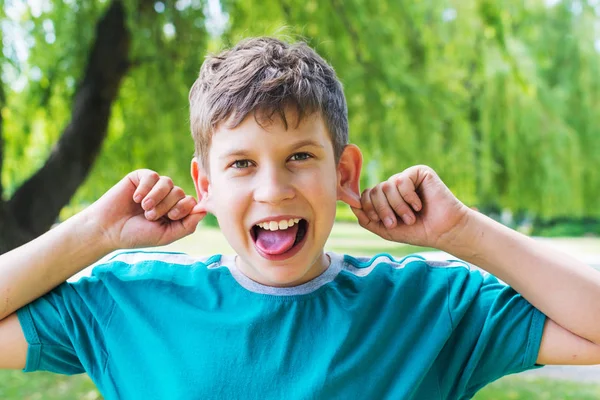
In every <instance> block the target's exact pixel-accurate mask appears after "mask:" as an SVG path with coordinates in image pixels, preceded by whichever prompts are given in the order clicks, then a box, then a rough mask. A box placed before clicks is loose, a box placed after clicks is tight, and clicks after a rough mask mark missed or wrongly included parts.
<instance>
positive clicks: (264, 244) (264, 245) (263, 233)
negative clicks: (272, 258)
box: [256, 224, 298, 255]
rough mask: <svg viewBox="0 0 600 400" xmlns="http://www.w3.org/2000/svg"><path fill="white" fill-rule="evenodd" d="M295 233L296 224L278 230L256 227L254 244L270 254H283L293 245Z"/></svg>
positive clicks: (296, 229) (296, 231)
mask: <svg viewBox="0 0 600 400" xmlns="http://www.w3.org/2000/svg"><path fill="white" fill-rule="evenodd" d="M297 233H298V224H294V226H292V227H290V228H287V229H284V230H278V231H267V230H265V229H262V228H258V229H257V232H256V246H257V247H258V248H259V249H260V250H261V251H263V252H265V253H267V254H270V255H276V254H283V253H285V252H286V251H288V250H289V249H291V248H292V247H294V242H295V241H296V234H297Z"/></svg>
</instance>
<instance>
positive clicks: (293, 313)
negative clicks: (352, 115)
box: [0, 38, 600, 400]
mask: <svg viewBox="0 0 600 400" xmlns="http://www.w3.org/2000/svg"><path fill="white" fill-rule="evenodd" d="M190 108H191V127H192V134H193V137H194V141H195V146H196V154H195V157H194V159H193V161H192V167H191V173H192V177H193V180H194V184H195V187H196V194H197V197H198V202H197V203H196V200H195V199H193V198H192V197H190V196H186V195H185V194H184V193H183V192H182V190H181V189H180V188H178V187H175V186H173V184H172V182H171V181H170V180H169V179H168V178H165V177H159V176H158V174H156V173H154V172H152V171H147V170H140V171H135V172H133V173H131V174H129V175H128V176H127V177H125V178H124V179H123V180H122V181H121V182H119V183H118V184H117V185H116V186H114V187H113V188H112V189H111V190H109V191H108V192H107V193H106V194H105V195H104V196H103V197H102V198H100V199H99V200H98V201H97V202H96V203H94V204H93V205H92V206H90V207H89V208H88V209H86V210H85V211H83V212H82V213H80V214H78V215H76V216H74V217H73V218H71V219H70V220H68V221H66V222H65V223H63V224H61V225H60V226H59V227H57V228H56V229H54V230H52V231H50V232H48V233H47V234H45V235H43V236H42V237H40V238H38V239H36V240H34V241H33V242H31V243H28V244H26V245H24V246H22V247H21V248H18V249H16V250H14V251H12V252H10V253H7V254H5V255H3V256H2V257H0V278H1V279H0V293H1V294H2V297H1V298H0V299H1V302H0V367H3V368H25V370H26V371H33V370H50V371H54V372H57V373H65V374H71V373H81V372H87V373H88V374H89V375H90V377H91V378H92V379H93V380H94V382H95V383H96V384H97V386H98V387H99V389H100V391H101V392H102V393H103V395H104V396H105V397H106V398H108V399H138V398H139V399H199V398H202V399H204V398H216V399H226V398H268V399H281V398H290V399H308V398H323V399H325V398H327V399H329V398H340V399H348V398H365V399H378V398H401V399H425V400H427V399H466V398H470V397H472V396H473V394H474V393H475V392H476V391H477V390H478V389H479V388H481V387H482V386H484V385H485V384H486V383H488V382H490V381H493V380H495V379H497V378H499V377H500V376H503V375H506V374H509V373H514V372H518V371H522V370H526V369H529V368H534V367H536V366H538V365H542V364H594V363H600V346H599V344H600V323H599V322H598V321H600V301H599V300H600V274H598V273H597V272H596V271H594V270H593V269H591V268H589V267H587V266H585V265H582V264H581V263H579V262H577V261H576V260H574V259H572V258H570V257H568V256H566V255H563V254H559V253H557V252H555V251H554V250H552V249H549V248H545V247H543V246H542V245H541V244H539V243H537V242H535V241H533V240H531V239H529V238H527V237H524V236H522V235H520V234H518V233H516V232H514V231H511V230H510V229H507V228H505V227H503V226H501V225H499V224H497V223H495V222H493V221H492V220H490V219H488V218H486V217H485V216H483V215H481V214H479V213H477V212H475V211H472V210H470V209H469V208H467V207H466V206H464V205H463V204H462V203H461V202H460V201H458V200H457V199H456V198H455V197H454V196H453V195H452V193H451V192H450V191H449V190H448V189H447V187H446V186H445V185H444V184H443V183H442V181H441V180H440V179H439V178H438V176H437V175H436V174H435V172H434V171H432V170H431V169H430V168H428V167H424V166H415V167H411V168H409V169H407V170H406V171H404V172H402V173H400V174H397V175H394V176H392V177H391V178H390V179H389V180H387V181H385V182H382V183H381V184H379V185H377V186H376V187H374V188H372V189H367V190H365V191H364V192H363V193H362V195H361V194H360V192H359V187H358V183H359V176H360V169H361V163H362V158H361V154H360V151H359V149H358V148H357V147H356V146H354V145H352V144H348V125H347V112H346V103H345V100H344V96H343V92H342V88H341V84H340V83H339V81H338V80H337V78H336V76H335V73H334V71H333V69H332V68H331V67H330V66H329V65H328V64H327V63H326V62H325V61H324V60H323V59H321V58H320V57H319V56H318V55H317V54H316V53H315V52H314V51H312V50H311V49H310V48H308V47H307V46H306V45H304V44H294V45H289V44H286V43H283V42H280V41H278V40H276V39H270V38H259V39H251V40H246V41H244V42H242V43H240V44H238V45H237V46H236V47H234V48H233V49H231V50H229V51H225V52H223V53H221V54H220V55H218V56H215V57H210V58H208V59H207V61H206V62H205V63H204V65H203V66H202V69H201V72H200V76H199V78H198V80H197V81H196V83H195V84H194V86H193V88H192V90H191V92H190ZM337 200H341V201H344V202H346V203H348V204H349V205H350V206H351V207H352V209H353V211H354V213H355V214H356V216H357V217H358V221H359V223H360V225H361V226H362V227H364V228H366V229H368V230H370V231H371V232H374V233H376V234H378V235H379V236H381V237H383V238H385V239H388V240H394V241H398V242H406V243H412V244H417V245H423V246H432V247H436V248H439V249H441V250H444V251H447V252H449V253H452V254H454V255H455V256H457V257H459V258H462V259H464V260H466V261H468V262H470V263H473V264H476V265H478V266H480V267H482V268H483V269H485V270H487V271H489V272H490V273H491V274H493V275H495V276H497V277H499V278H500V279H502V280H503V281H505V282H507V283H508V284H509V285H510V286H512V287H514V289H515V290H516V291H518V293H520V294H518V293H517V292H515V291H514V290H513V289H512V288H511V287H508V286H505V285H503V284H500V283H498V281H497V280H496V279H495V278H494V277H493V276H492V275H489V274H482V273H480V272H479V271H477V270H471V269H469V268H468V266H466V265H465V264H463V263H460V262H454V261H452V262H449V263H434V262H427V261H425V260H422V259H421V258H418V257H407V258H405V259H404V260H401V261H396V260H393V259H392V258H391V257H389V256H385V255H383V256H376V257H374V258H372V259H369V258H354V257H351V256H341V255H337V254H333V253H324V251H323V246H324V244H325V241H326V240H327V237H328V235H329V233H330V230H331V228H332V225H333V222H334V217H335V208H336V201H337ZM206 212H211V213H213V214H214V215H216V217H217V219H218V221H219V225H220V227H221V229H222V231H223V233H224V235H225V237H226V238H227V240H228V242H229V243H230V244H231V246H232V247H233V249H234V250H235V253H236V255H235V256H220V255H216V256H212V257H210V258H208V259H203V260H194V259H191V258H190V257H188V256H186V255H183V254H166V253H160V252H150V253H144V252H126V253H122V254H119V255H116V256H114V257H113V258H112V259H110V260H108V261H106V262H105V263H104V264H102V265H100V266H98V267H96V268H95V269H94V272H93V274H92V276H91V277H89V278H83V279H81V280H80V281H79V282H77V283H62V282H64V280H65V279H67V278H68V277H70V276H72V275H73V274H75V273H76V272H78V271H79V270H81V269H82V268H84V267H85V266H87V265H89V264H91V263H92V262H94V261H96V260H97V259H99V258H100V257H102V256H104V255H106V254H108V253H109V252H111V251H113V250H115V249H119V248H133V247H145V246H157V245H163V244H167V243H170V242H172V241H173V240H176V239H178V238H180V237H182V236H184V235H187V234H189V233H191V232H193V231H194V229H195V227H196V225H197V224H198V222H199V221H200V220H201V218H202V217H203V216H204V215H205V213H206ZM48 291H50V292H49V293H48V294H45V295H44V293H46V292H48ZM36 299H37V300H36Z"/></svg>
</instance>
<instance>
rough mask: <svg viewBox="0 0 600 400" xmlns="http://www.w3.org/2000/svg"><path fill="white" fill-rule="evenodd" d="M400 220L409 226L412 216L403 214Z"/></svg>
mask: <svg viewBox="0 0 600 400" xmlns="http://www.w3.org/2000/svg"><path fill="white" fill-rule="evenodd" d="M402 220H403V221H404V223H405V224H406V225H410V224H411V223H412V220H413V219H412V216H411V215H410V214H404V215H403V216H402Z"/></svg>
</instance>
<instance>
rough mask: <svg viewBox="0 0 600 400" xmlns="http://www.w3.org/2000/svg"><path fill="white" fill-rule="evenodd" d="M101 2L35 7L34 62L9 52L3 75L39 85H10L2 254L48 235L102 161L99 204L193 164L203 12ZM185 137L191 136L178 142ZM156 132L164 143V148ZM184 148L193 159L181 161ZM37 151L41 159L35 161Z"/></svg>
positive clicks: (30, 31) (28, 32)
mask: <svg viewBox="0 0 600 400" xmlns="http://www.w3.org/2000/svg"><path fill="white" fill-rule="evenodd" d="M102 3H103V2H101V1H97V2H96V1H91V2H84V3H81V4H77V2H71V1H56V2H54V3H51V6H50V7H48V8H47V9H43V10H36V9H34V8H33V6H30V7H29V8H28V9H27V10H26V14H28V15H26V16H28V17H29V19H27V18H26V19H25V23H23V24H22V26H23V28H24V30H25V37H26V39H27V40H30V41H31V42H32V45H31V47H30V52H29V55H28V58H27V60H19V58H18V57H16V56H15V55H14V53H13V54H12V57H11V53H10V51H8V52H6V51H5V53H9V56H8V57H7V58H6V59H5V63H4V66H5V67H9V68H12V69H13V70H16V73H19V74H22V75H29V77H30V78H31V77H33V79H30V80H29V81H28V82H27V85H26V86H25V87H24V88H23V89H21V90H17V89H14V88H13V87H12V86H10V85H8V86H7V85H6V80H5V86H4V87H5V88H8V90H9V92H10V94H9V95H8V96H3V97H2V100H3V101H4V107H3V116H6V117H5V118H3V120H2V122H3V124H2V127H3V128H4V129H3V134H4V135H3V137H4V138H6V139H7V140H6V141H5V143H2V144H4V146H2V150H4V151H3V152H2V153H0V154H2V156H3V157H2V159H0V163H1V164H2V165H3V166H4V167H5V170H4V171H2V177H3V182H9V185H8V187H6V186H5V187H4V188H3V189H4V190H3V197H4V199H3V201H2V203H1V204H0V252H4V251H7V250H10V249H11V248H14V247H15V246H18V245H20V244H22V243H24V242H26V241H28V240H31V239H33V238H35V237H36V236H38V235H40V234H42V233H43V232H45V231H46V230H48V229H49V228H50V227H51V225H52V224H53V223H54V222H55V221H56V220H57V218H58V216H59V213H60V211H61V209H63V207H64V206H65V205H67V204H68V203H69V201H71V200H72V199H73V198H74V195H75V194H76V191H77V190H78V189H80V187H81V185H82V183H83V182H84V181H85V180H86V178H87V177H88V175H89V174H90V173H92V175H93V174H94V169H93V167H94V165H95V162H96V161H97V160H98V158H100V159H101V168H98V169H96V170H95V171H96V176H95V177H94V179H93V181H94V182H93V183H94V185H93V186H92V188H93V189H92V190H88V191H87V192H86V191H84V192H83V193H81V191H80V193H79V195H80V196H82V197H83V198H84V199H86V200H88V201H89V200H90V199H92V200H93V199H94V198H97V197H99V195H100V194H101V193H103V192H104V191H105V190H106V189H108V187H109V186H111V185H112V184H114V183H115V182H116V181H117V180H118V179H119V178H120V177H122V176H123V175H124V174H125V173H126V172H128V171H129V170H130V169H133V168H134V167H141V166H150V167H153V165H152V164H155V166H154V167H155V168H156V169H158V170H162V171H164V172H165V173H169V171H168V169H169V168H164V167H165V164H171V168H170V169H171V170H172V169H174V168H175V167H178V168H180V165H179V163H177V160H178V158H179V159H182V158H185V165H186V167H187V165H189V164H188V163H189V160H190V158H191V154H192V149H193V147H192V145H191V139H190V137H189V134H188V133H187V118H186V117H187V112H186V103H187V88H188V87H189V85H191V83H192V82H193V80H194V79H195V77H196V75H197V71H198V68H199V65H200V60H201V57H202V56H203V55H204V52H205V46H206V33H205V32H206V31H205V29H204V18H203V13H202V11H201V9H200V8H201V7H202V4H200V3H199V2H190V4H187V5H185V4H184V5H183V6H182V5H181V4H179V3H176V4H169V5H165V4H163V3H160V4H158V3H157V2H154V1H148V0H140V1H135V0H131V1H125V2H124V1H122V0H113V1H112V2H110V3H108V4H102ZM5 18H6V17H5ZM95 21H97V22H95ZM90 22H95V23H92V24H91V23H90ZM94 25H95V26H96V28H95V29H93V28H91V27H93V26H94ZM5 31H6V30H5ZM175 34H177V38H178V39H181V40H183V41H184V43H177V42H176V41H175ZM192 51H194V55H193V56H190V53H191V52H192ZM32 71H33V73H32ZM35 71H37V73H35ZM16 73H15V72H14V71H13V75H16ZM5 76H6V75H5ZM74 82H79V83H78V84H75V83H74ZM71 98H72V100H71ZM69 103H72V106H71V107H70V110H69ZM175 110H178V111H179V112H178V114H177V115H175ZM149 115H151V116H152V118H149ZM63 124H64V125H66V127H65V128H64V130H62V134H61V135H60V137H59V136H58V132H60V131H61V128H60V126H61V125H63ZM64 125H63V126H64ZM184 126H185V128H183V127H184ZM160 129H164V131H163V132H160V131H159V130H160ZM174 130H178V131H179V132H181V133H182V134H180V135H177V140H170V139H171V138H173V137H175V135H171V132H172V131H174ZM153 132H155V133H158V134H160V135H161V137H159V138H156V139H153V138H152V137H151V136H152V133H153ZM165 134H166V135H165ZM183 138H185V143H186V144H185V151H181V155H180V156H179V157H178V156H174V155H173V153H175V152H176V151H178V150H181V148H183V147H184V146H183V145H182V142H183V141H184V140H183ZM40 144H41V145H40ZM103 146H104V148H103ZM32 149H33V152H34V153H37V154H34V155H33V156H30V155H28V154H27V153H28V151H32ZM101 150H103V151H102V154H101ZM165 150H166V151H167V154H169V155H170V158H168V160H166V161H167V162H162V161H163V160H165V159H164V157H160V156H157V155H159V154H161V152H163V153H162V154H165V153H164V151H165ZM44 158H45V159H44ZM42 160H43V161H42ZM157 160H158V161H159V162H158V163H157V162H156V161H157ZM36 164H37V165H36ZM156 164H158V165H156ZM161 164H162V165H161ZM23 165H25V168H23ZM110 167H113V168H110ZM161 167H162V168H161ZM186 169H187V168H186ZM165 170H166V171H165ZM98 175H100V176H102V175H104V176H105V177H104V179H98ZM75 201H77V202H81V201H82V200H79V199H77V198H75Z"/></svg>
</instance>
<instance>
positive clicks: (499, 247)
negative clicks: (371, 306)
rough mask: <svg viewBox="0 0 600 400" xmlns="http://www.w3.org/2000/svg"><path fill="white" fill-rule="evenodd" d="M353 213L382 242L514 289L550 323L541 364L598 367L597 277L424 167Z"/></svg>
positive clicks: (373, 194) (368, 195)
mask: <svg viewBox="0 0 600 400" xmlns="http://www.w3.org/2000/svg"><path fill="white" fill-rule="evenodd" d="M352 210H353V211H354V213H355V215H356V216H357V218H358V221H359V223H360V225H361V226H363V227H364V228H366V229H368V230H370V231H371V232H373V233H375V234H377V235H379V236H381V237H383V238H384V239H388V240H393V241H398V242H402V243H410V244H414V245H420V246H428V247H435V248H438V249H440V250H443V251H446V252H448V253H450V254H453V255H455V256H456V257H458V258H461V259H463V260H465V261H467V262H469V263H472V264H474V265H477V266H479V267H481V268H483V269H485V270H486V271H488V272H490V273H492V274H493V275H495V276H497V277H498V278H500V279H502V280H503V281H504V282H506V283H507V284H509V285H510V286H512V287H513V288H514V289H515V290H517V291H518V292H519V293H520V294H521V295H522V296H523V297H524V298H525V299H527V300H528V301H529V302H530V303H531V304H532V305H533V306H535V307H536V308H538V309H539V310H540V311H541V312H543V313H544V314H545V315H547V316H548V318H549V320H548V322H547V323H546V325H545V328H544V334H543V337H542V344H541V347H540V353H539V356H538V363H540V364H600V324H599V323H598V321H600V273H599V272H597V271H595V270H594V269H593V268H591V267H589V266H587V265H585V264H583V263H581V262H579V261H578V260H576V259H574V258H573V257H570V256H568V255H566V254H563V253H560V252H558V251H556V250H554V249H552V248H549V247H548V246H545V245H543V244H541V243H539V242H536V241H535V240H533V239H531V238H529V237H526V236H524V235H522V234H520V233H517V232H515V231H513V230H511V229H509V228H507V227H505V226H503V225H501V224H499V223H497V222H495V221H493V220H492V219H490V218H487V217H486V216H484V215H483V214H480V213H478V212H476V211H473V210H471V209H469V208H468V207H466V206H465V205H464V204H462V203H461V202H460V201H459V200H458V199H456V197H455V196H454V195H453V194H452V193H451V192H450V190H449V189H448V188H447V187H446V186H445V185H444V183H443V182H442V181H441V180H440V179H439V177H438V176H437V174H436V173H435V172H434V171H433V170H432V169H431V168H429V167H426V166H415V167H411V168H408V169H407V170H405V171H404V172H402V173H400V174H397V175H394V176H392V177H391V178H390V179H388V180H387V181H385V182H383V183H380V184H379V185H377V186H375V187H374V188H372V189H367V190H365V191H364V192H363V193H362V196H361V208H352ZM400 217H402V218H400ZM388 219H389V221H390V222H391V223H388V224H387V225H386V224H384V221H386V220H388Z"/></svg>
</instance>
